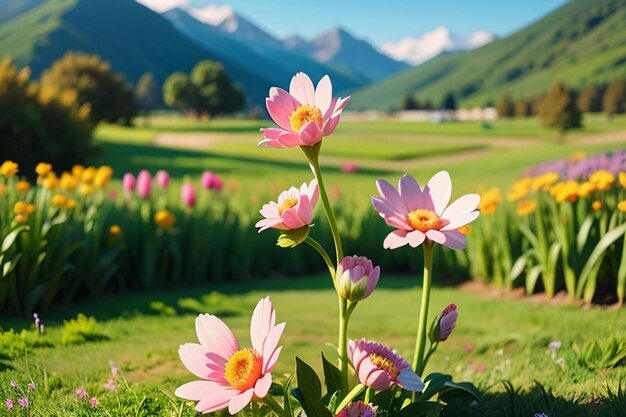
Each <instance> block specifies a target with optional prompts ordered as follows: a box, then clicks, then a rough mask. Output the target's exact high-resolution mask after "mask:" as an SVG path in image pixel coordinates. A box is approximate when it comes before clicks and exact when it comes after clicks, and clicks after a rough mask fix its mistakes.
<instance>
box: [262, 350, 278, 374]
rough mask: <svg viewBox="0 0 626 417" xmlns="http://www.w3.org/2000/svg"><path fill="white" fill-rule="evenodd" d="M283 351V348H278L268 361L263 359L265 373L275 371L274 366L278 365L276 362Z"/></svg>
mask: <svg viewBox="0 0 626 417" xmlns="http://www.w3.org/2000/svg"><path fill="white" fill-rule="evenodd" d="M282 350H283V347H282V346H278V347H277V348H276V349H275V350H274V353H272V356H270V357H269V358H268V359H266V358H263V363H264V364H263V372H272V369H274V365H276V362H278V357H279V356H280V352H281V351H282Z"/></svg>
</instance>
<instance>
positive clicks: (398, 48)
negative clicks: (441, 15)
mask: <svg viewBox="0 0 626 417" xmlns="http://www.w3.org/2000/svg"><path fill="white" fill-rule="evenodd" d="M492 40H493V35H491V34H490V33H488V32H485V31H477V32H474V33H472V34H471V35H469V36H467V37H462V36H460V35H457V34H455V33H452V32H450V30H449V29H448V28H446V27H444V26H440V27H438V28H436V29H435V30H433V31H431V32H426V33H424V34H423V35H422V36H420V37H407V38H404V39H402V40H400V41H398V42H387V43H385V44H383V46H382V48H381V50H382V52H384V53H385V54H387V55H388V56H389V57H391V58H393V59H396V60H398V61H404V62H407V63H409V64H411V65H419V64H421V63H423V62H425V61H428V60H429V59H431V58H433V57H435V56H437V55H439V54H441V53H442V52H446V51H448V52H449V51H462V50H471V49H475V48H478V47H481V46H483V45H486V44H488V43H489V42H491V41H492Z"/></svg>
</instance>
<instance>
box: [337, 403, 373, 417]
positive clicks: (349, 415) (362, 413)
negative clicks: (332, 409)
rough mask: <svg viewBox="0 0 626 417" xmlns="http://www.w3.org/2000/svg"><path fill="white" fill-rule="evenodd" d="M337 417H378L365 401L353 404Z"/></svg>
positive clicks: (347, 406)
mask: <svg viewBox="0 0 626 417" xmlns="http://www.w3.org/2000/svg"><path fill="white" fill-rule="evenodd" d="M336 417H376V411H375V410H374V409H373V408H372V406H371V405H369V404H365V403H364V402H363V401H357V402H351V403H350V404H348V405H346V406H345V407H344V409H343V410H341V411H340V412H339V413H338V414H337V416H336Z"/></svg>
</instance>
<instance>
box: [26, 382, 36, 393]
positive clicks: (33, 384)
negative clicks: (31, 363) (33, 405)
mask: <svg viewBox="0 0 626 417" xmlns="http://www.w3.org/2000/svg"><path fill="white" fill-rule="evenodd" d="M26 386H27V387H28V389H29V390H31V391H34V390H35V388H37V385H35V383H34V382H29V383H28V384H26Z"/></svg>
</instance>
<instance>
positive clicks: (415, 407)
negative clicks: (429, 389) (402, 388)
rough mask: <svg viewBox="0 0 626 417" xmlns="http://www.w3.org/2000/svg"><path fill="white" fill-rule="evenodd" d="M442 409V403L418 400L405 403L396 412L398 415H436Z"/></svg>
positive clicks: (419, 416) (434, 416) (429, 416)
mask: <svg viewBox="0 0 626 417" xmlns="http://www.w3.org/2000/svg"><path fill="white" fill-rule="evenodd" d="M441 411H443V404H440V403H438V402H436V401H418V402H415V403H412V404H409V405H407V406H406V407H404V408H403V409H402V410H400V412H399V413H398V417H423V416H424V417H436V416H439V415H440V414H441Z"/></svg>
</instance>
